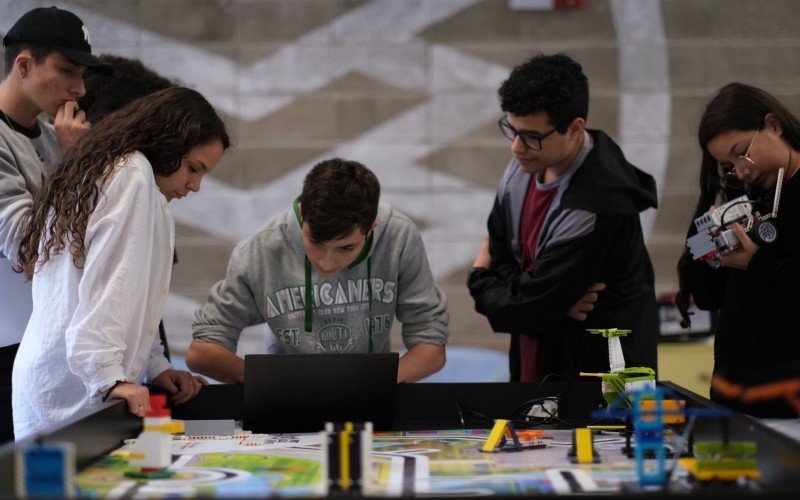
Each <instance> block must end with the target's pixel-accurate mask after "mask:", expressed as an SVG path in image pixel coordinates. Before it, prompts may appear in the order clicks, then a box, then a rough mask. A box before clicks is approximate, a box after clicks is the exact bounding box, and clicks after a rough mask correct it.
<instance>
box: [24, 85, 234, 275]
mask: <svg viewBox="0 0 800 500" xmlns="http://www.w3.org/2000/svg"><path fill="white" fill-rule="evenodd" d="M214 141H221V142H222V147H223V149H227V148H228V147H230V139H229V137H228V133H227V131H226V130H225V124H224V123H223V122H222V120H221V119H220V117H219V116H218V115H217V113H216V112H215V111H214V108H212V107H211V105H210V104H209V103H208V101H206V99H205V98H204V97H203V96H202V95H200V93H198V92H196V91H194V90H191V89H187V88H183V87H172V88H169V89H166V90H162V91H159V92H156V93H154V94H150V95H147V96H144V97H142V98H140V99H137V100H136V101H134V102H132V103H131V104H129V105H128V106H126V107H125V108H122V109H120V110H118V111H116V112H114V113H112V114H110V115H109V116H108V117H106V118H105V119H104V120H102V121H101V122H100V123H99V125H98V126H95V127H92V128H91V129H89V131H88V132H86V134H84V135H83V136H82V137H81V138H80V139H79V141H78V142H77V144H75V145H74V146H73V147H72V148H70V149H69V150H68V151H67V153H66V154H65V156H64V157H63V158H62V159H61V161H59V162H58V164H57V165H56V167H55V169H54V170H53V172H52V174H51V175H50V176H49V177H48V178H47V180H46V181H45V183H44V185H43V186H42V189H41V190H40V191H39V193H38V194H37V195H36V198H35V199H34V203H33V213H32V214H31V219H30V222H29V224H28V227H27V228H26V230H25V231H24V233H23V236H22V241H21V243H20V249H19V260H20V264H19V267H20V268H21V270H22V271H23V272H25V274H26V275H27V276H28V277H31V276H33V273H34V271H35V267H36V266H38V265H41V264H44V263H45V262H47V261H48V260H49V259H50V257H51V256H53V255H56V254H58V253H60V252H61V251H63V250H64V248H65V247H66V246H67V245H69V251H70V253H71V254H72V256H73V262H74V263H75V265H76V266H78V267H81V266H82V262H83V258H84V257H85V253H84V251H85V248H84V237H85V235H86V226H87V223H88V221H89V216H90V215H91V214H92V212H93V210H94V207H95V206H96V205H97V202H98V200H99V198H100V196H101V194H102V193H103V187H104V184H105V182H106V181H107V179H108V177H107V176H108V174H109V172H110V170H111V168H112V166H113V165H114V164H115V163H116V162H117V161H118V159H119V158H121V157H123V156H125V155H127V154H130V153H132V152H134V151H139V152H141V153H142V154H144V156H145V157H146V158H147V160H148V161H149V162H150V164H151V165H152V167H153V172H154V173H156V174H157V175H161V176H165V177H168V176H170V175H171V174H172V173H174V172H175V171H176V170H177V169H178V168H180V165H181V162H182V160H183V158H184V157H186V155H187V154H189V152H190V151H191V150H192V149H193V148H194V147H196V146H202V145H205V144H209V143H212V142H214ZM40 245H41V247H40ZM40 248H41V250H40Z"/></svg>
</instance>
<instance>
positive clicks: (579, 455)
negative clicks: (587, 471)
mask: <svg viewBox="0 0 800 500" xmlns="http://www.w3.org/2000/svg"><path fill="white" fill-rule="evenodd" d="M575 458H576V459H577V461H578V463H579V464H591V463H594V452H593V451H592V430H591V429H587V428H583V429H575Z"/></svg>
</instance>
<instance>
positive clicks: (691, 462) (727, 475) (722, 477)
mask: <svg viewBox="0 0 800 500" xmlns="http://www.w3.org/2000/svg"><path fill="white" fill-rule="evenodd" d="M678 463H679V464H681V466H682V467H684V468H685V469H686V470H688V471H689V472H690V473H691V474H692V476H694V477H695V479H697V480H698V481H713V480H714V479H716V480H718V481H731V482H733V481H736V480H737V479H739V478H740V477H746V478H748V479H760V478H761V473H760V472H758V469H753V470H702V471H701V470H697V459H696V458H681V459H678Z"/></svg>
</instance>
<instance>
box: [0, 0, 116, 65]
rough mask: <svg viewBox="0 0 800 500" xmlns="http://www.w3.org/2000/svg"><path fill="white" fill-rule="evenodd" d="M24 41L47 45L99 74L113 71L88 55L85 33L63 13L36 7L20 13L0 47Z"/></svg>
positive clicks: (74, 19)
mask: <svg viewBox="0 0 800 500" xmlns="http://www.w3.org/2000/svg"><path fill="white" fill-rule="evenodd" d="M24 42H28V43H41V44H44V45H50V46H52V47H53V48H54V49H56V50H57V51H58V52H60V53H61V54H62V55H64V57H66V58H67V59H69V60H70V61H72V62H74V63H76V64H80V65H81V66H86V67H87V68H88V69H90V70H92V71H94V72H95V73H98V74H100V75H104V76H108V75H111V74H112V73H113V72H114V68H113V66H111V65H110V64H108V63H107V62H105V61H103V60H102V59H99V58H97V57H95V56H93V55H92V46H91V44H90V42H89V30H87V29H86V26H85V25H84V24H83V21H81V20H80V18H79V17H78V16H76V15H75V14H73V13H72V12H69V11H67V10H63V9H59V8H58V7H39V8H36V9H33V10H31V11H28V12H26V13H25V14H23V16H22V17H20V18H19V19H18V20H17V22H16V23H14V26H12V27H11V29H10V30H8V33H6V36H5V37H3V46H4V47H8V46H9V45H12V44H15V43H24Z"/></svg>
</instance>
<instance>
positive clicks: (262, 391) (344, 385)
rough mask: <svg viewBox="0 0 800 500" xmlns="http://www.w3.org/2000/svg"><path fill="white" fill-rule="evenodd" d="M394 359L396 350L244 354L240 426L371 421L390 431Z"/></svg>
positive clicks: (304, 428)
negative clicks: (352, 352) (347, 352)
mask: <svg viewBox="0 0 800 500" xmlns="http://www.w3.org/2000/svg"><path fill="white" fill-rule="evenodd" d="M398 361H399V356H398V354H397V353H396V352H391V353H372V354H248V355H247V356H245V358H244V401H243V418H242V427H243V428H244V429H246V430H250V431H252V432H256V433H279V432H317V431H321V430H322V429H323V428H324V425H325V422H334V423H338V422H372V423H373V425H374V428H375V430H390V429H391V427H392V419H393V415H394V402H395V387H396V385H397V365H398Z"/></svg>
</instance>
